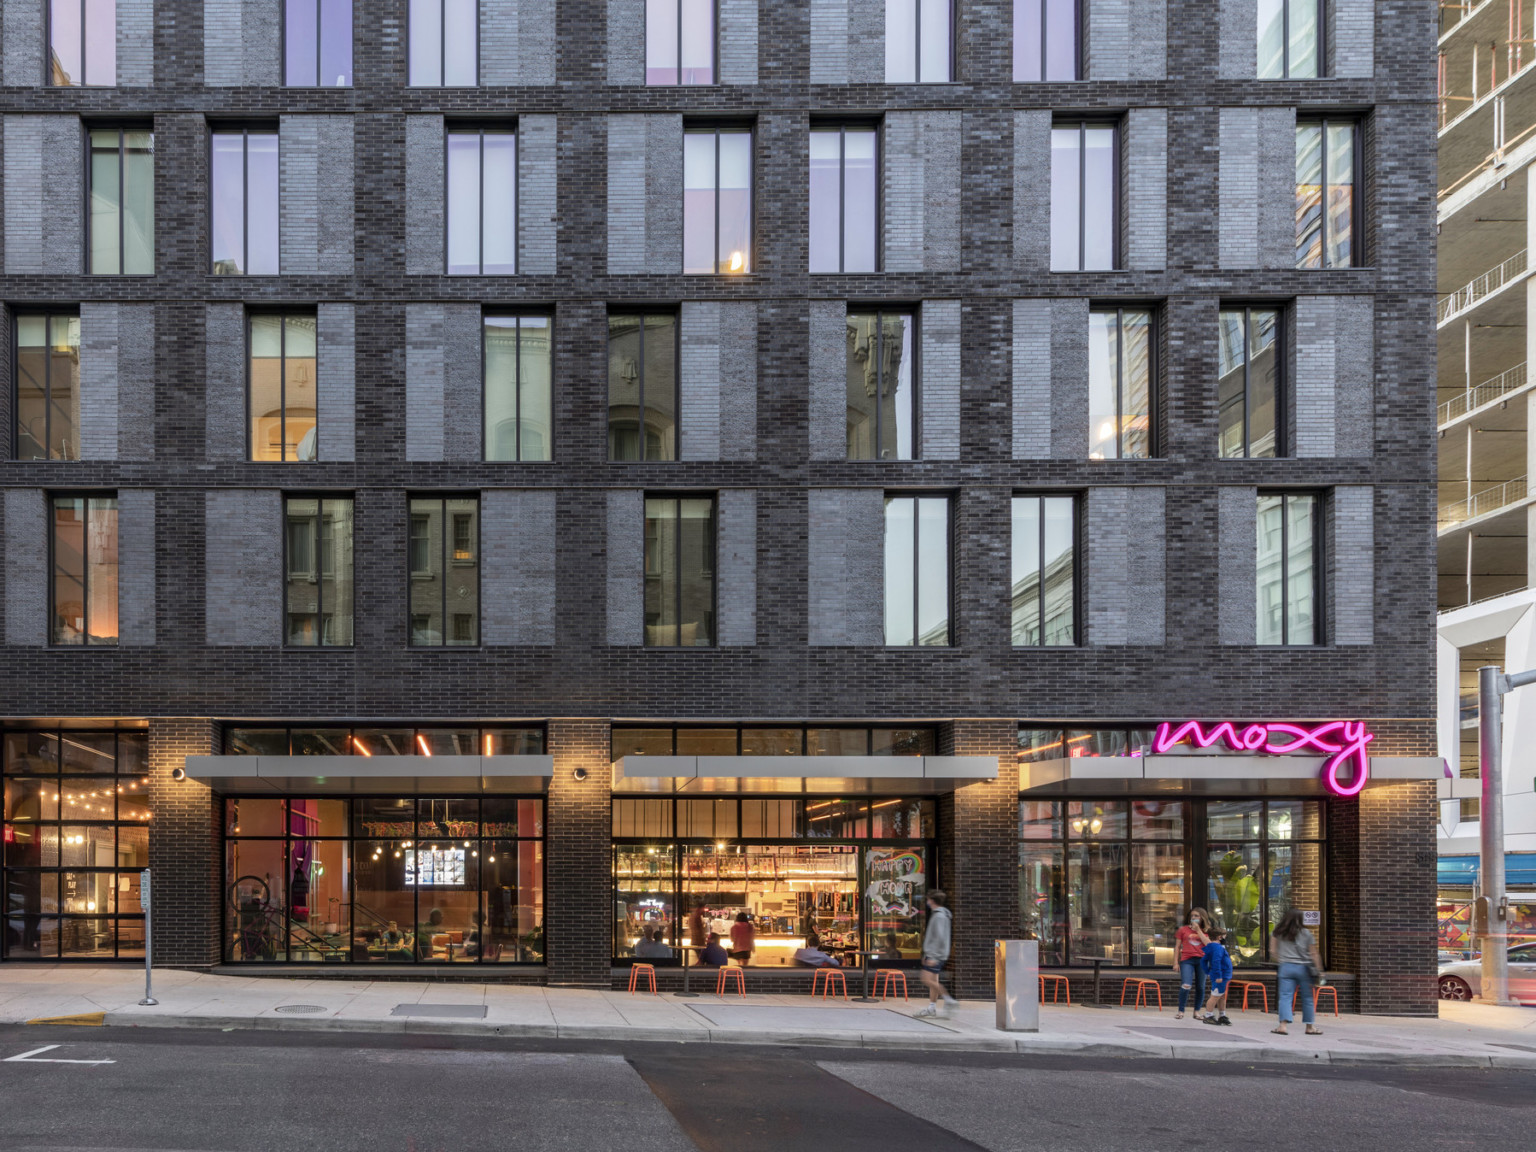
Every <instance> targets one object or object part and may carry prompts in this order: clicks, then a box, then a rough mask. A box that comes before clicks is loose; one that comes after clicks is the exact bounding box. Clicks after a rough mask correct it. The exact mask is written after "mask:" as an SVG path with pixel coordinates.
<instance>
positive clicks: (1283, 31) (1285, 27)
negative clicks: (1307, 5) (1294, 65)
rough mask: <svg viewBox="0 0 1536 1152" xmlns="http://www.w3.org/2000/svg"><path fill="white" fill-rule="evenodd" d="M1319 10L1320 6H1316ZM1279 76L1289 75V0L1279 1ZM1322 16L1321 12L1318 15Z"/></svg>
mask: <svg viewBox="0 0 1536 1152" xmlns="http://www.w3.org/2000/svg"><path fill="white" fill-rule="evenodd" d="M1318 7H1319V8H1321V7H1322V5H1319V6H1318ZM1280 12H1281V16H1280V75H1282V76H1284V77H1286V78H1289V77H1290V75H1291V0H1280ZM1318 16H1322V12H1319V13H1318Z"/></svg>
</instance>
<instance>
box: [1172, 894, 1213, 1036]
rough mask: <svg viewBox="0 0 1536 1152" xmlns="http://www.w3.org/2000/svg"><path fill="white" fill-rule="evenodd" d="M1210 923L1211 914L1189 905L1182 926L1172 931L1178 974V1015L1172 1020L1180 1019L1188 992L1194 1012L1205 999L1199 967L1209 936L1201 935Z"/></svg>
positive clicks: (1175, 966) (1188, 999)
mask: <svg viewBox="0 0 1536 1152" xmlns="http://www.w3.org/2000/svg"><path fill="white" fill-rule="evenodd" d="M1210 926H1211V914H1210V913H1209V912H1207V911H1206V910H1205V909H1204V908H1191V909H1190V910H1189V915H1188V916H1187V917H1185V919H1184V926H1183V927H1182V928H1180V929H1179V930H1178V932H1176V933H1175V934H1174V948H1175V949H1176V951H1177V954H1178V959H1177V960H1175V961H1174V965H1173V966H1174V969H1175V970H1176V971H1177V972H1178V974H1179V1014H1178V1015H1177V1016H1175V1017H1174V1019H1175V1020H1182V1019H1184V1009H1185V1008H1186V1007H1187V1006H1188V1005H1189V1001H1190V993H1194V1001H1195V1009H1196V1011H1197V1012H1198V1010H1199V1008H1200V1005H1201V1004H1202V1003H1204V1002H1205V989H1204V988H1203V987H1202V985H1203V984H1204V983H1205V972H1204V969H1202V968H1201V966H1200V958H1201V957H1202V956H1203V955H1204V954H1205V946H1206V945H1207V944H1209V943H1210V938H1209V937H1208V936H1207V935H1206V934H1205V931H1206V929H1207V928H1209V927H1210Z"/></svg>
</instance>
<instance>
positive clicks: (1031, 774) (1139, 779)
mask: <svg viewBox="0 0 1536 1152" xmlns="http://www.w3.org/2000/svg"><path fill="white" fill-rule="evenodd" d="M1326 760H1327V758H1326V757H1323V756H1242V755H1237V756H1223V755H1206V754H1194V755H1170V756H1073V757H1068V758H1063V759H1058V760H1040V761H1036V762H1034V763H1030V764H1020V765H1019V791H1021V792H1029V793H1032V794H1036V795H1040V796H1104V795H1126V796H1145V795H1157V796H1216V795H1221V796H1230V795H1239V796H1322V797H1327V796H1332V795H1333V793H1332V792H1331V791H1330V790H1329V788H1328V787H1327V785H1325V784H1324V783H1323V781H1322V775H1321V773H1322V769H1323V764H1324V763H1326ZM1444 776H1445V762H1444V761H1442V760H1441V759H1440V758H1439V757H1432V756H1372V757H1371V778H1370V780H1369V781H1368V782H1367V783H1366V787H1367V788H1370V787H1373V786H1376V785H1381V784H1395V783H1398V782H1400V781H1404V780H1440V779H1442V778H1443V777H1444Z"/></svg>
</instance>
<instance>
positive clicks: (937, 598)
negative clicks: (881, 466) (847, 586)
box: [885, 496, 950, 648]
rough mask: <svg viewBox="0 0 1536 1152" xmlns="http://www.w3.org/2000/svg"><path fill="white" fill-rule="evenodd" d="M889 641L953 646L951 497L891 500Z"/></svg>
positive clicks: (887, 555) (887, 540)
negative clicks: (950, 623) (950, 594)
mask: <svg viewBox="0 0 1536 1152" xmlns="http://www.w3.org/2000/svg"><path fill="white" fill-rule="evenodd" d="M885 642H886V644H887V645H888V646H890V647H893V648H911V647H919V648H932V647H938V648H942V647H946V646H948V644H949V643H950V636H949V497H947V496H887V497H886V498H885Z"/></svg>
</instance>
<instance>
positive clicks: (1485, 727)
mask: <svg viewBox="0 0 1536 1152" xmlns="http://www.w3.org/2000/svg"><path fill="white" fill-rule="evenodd" d="M1527 684H1536V671H1530V672H1517V673H1516V674H1515V675H1513V676H1506V675H1504V673H1503V672H1501V671H1500V670H1499V668H1498V666H1497V665H1493V664H1490V665H1487V666H1486V667H1483V668H1479V669H1478V670H1477V753H1478V774H1479V775H1480V776H1481V778H1482V799H1481V802H1480V803H1479V805H1478V812H1477V818H1478V850H1479V853H1480V856H1481V859H1480V860H1479V861H1478V871H1477V875H1478V895H1479V896H1480V897H1481V901H1480V903H1481V906H1482V911H1483V913H1484V915H1483V916H1482V917H1481V919H1482V920H1483V938H1482V939H1483V943H1482V953H1483V974H1482V998H1483V999H1484V1000H1488V1001H1491V1002H1492V1003H1495V1004H1509V1003H1513V1001H1511V1000H1510V998H1509V934H1508V933H1509V921H1508V915H1509V900H1508V897H1507V896H1506V895H1505V892H1504V780H1503V764H1502V761H1503V733H1504V695H1505V693H1507V692H1511V691H1513V690H1514V689H1516V688H1522V687H1524V686H1525V685H1527ZM1473 919H1474V921H1477V920H1478V919H1479V917H1478V916H1477V915H1474V917H1473Z"/></svg>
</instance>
